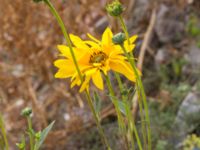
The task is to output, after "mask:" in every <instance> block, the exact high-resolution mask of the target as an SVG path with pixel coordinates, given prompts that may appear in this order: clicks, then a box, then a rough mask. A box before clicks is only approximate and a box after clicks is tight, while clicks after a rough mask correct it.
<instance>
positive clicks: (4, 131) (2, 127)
mask: <svg viewBox="0 0 200 150" xmlns="http://www.w3.org/2000/svg"><path fill="white" fill-rule="evenodd" d="M0 128H1V133H2V135H3V139H4V143H5V148H6V150H9V146H8V139H7V135H6V130H5V126H4V123H3V117H2V116H1V114H0Z"/></svg>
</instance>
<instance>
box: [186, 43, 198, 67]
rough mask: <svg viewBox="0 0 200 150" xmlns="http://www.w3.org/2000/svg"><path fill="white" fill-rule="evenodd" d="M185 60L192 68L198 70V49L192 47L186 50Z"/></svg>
mask: <svg viewBox="0 0 200 150" xmlns="http://www.w3.org/2000/svg"><path fill="white" fill-rule="evenodd" d="M185 59H186V60H187V62H188V63H189V64H191V65H192V67H193V68H196V67H198V68H200V48H198V47H197V46H195V45H192V46H190V47H189V48H188V53H187V54H185Z"/></svg>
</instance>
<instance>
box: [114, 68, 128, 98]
mask: <svg viewBox="0 0 200 150" xmlns="http://www.w3.org/2000/svg"><path fill="white" fill-rule="evenodd" d="M114 75H115V78H116V79H117V82H118V85H119V90H120V92H121V94H122V100H123V101H126V99H127V97H126V96H125V95H124V94H123V90H124V86H123V84H122V81H121V78H120V76H119V74H118V73H116V72H114Z"/></svg>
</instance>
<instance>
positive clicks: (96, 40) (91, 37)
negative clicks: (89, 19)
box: [87, 33, 101, 44]
mask: <svg viewBox="0 0 200 150" xmlns="http://www.w3.org/2000/svg"><path fill="white" fill-rule="evenodd" d="M87 36H88V37H89V38H90V39H92V40H93V41H95V42H96V43H98V44H100V43H101V42H100V41H99V40H98V39H96V38H95V37H93V36H92V35H91V34H89V33H88V34H87Z"/></svg>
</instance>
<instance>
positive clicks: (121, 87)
mask: <svg viewBox="0 0 200 150" xmlns="http://www.w3.org/2000/svg"><path fill="white" fill-rule="evenodd" d="M114 75H115V78H116V79H117V82H118V85H119V90H120V93H121V95H122V100H123V102H124V103H126V100H127V96H125V95H124V93H123V90H124V86H123V84H122V80H121V78H120V76H119V74H118V73H116V72H114ZM126 115H127V111H126ZM128 121H129V120H128ZM127 130H128V129H126V131H125V133H124V135H125V137H124V138H125V139H124V140H125V143H126V146H127V149H128V150H129V149H130V145H129V143H128V137H127V136H126V132H127ZM131 137H132V136H131ZM132 142H133V141H132V140H131V145H134V144H133V143H132Z"/></svg>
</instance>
